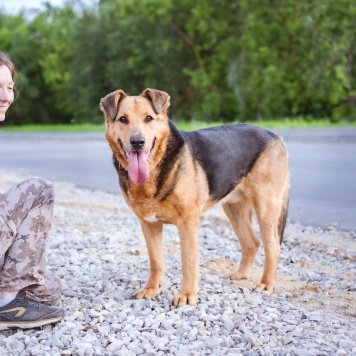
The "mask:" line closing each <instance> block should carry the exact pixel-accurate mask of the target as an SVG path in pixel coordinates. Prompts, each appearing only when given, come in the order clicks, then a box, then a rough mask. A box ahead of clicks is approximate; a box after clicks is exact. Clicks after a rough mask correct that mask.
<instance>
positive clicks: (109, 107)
mask: <svg viewBox="0 0 356 356" xmlns="http://www.w3.org/2000/svg"><path fill="white" fill-rule="evenodd" d="M126 97H127V94H126V93H125V92H124V91H123V90H121V89H120V90H116V91H114V92H113V93H110V94H108V95H107V96H106V97H105V98H102V99H101V100H100V109H101V111H102V112H103V113H104V114H106V115H108V116H109V117H110V119H111V120H114V119H115V117H116V115H117V112H118V111H119V103H120V101H121V100H122V99H124V98H126Z"/></svg>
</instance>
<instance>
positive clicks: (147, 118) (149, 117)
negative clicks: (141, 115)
mask: <svg viewBox="0 0 356 356" xmlns="http://www.w3.org/2000/svg"><path fill="white" fill-rule="evenodd" d="M152 120H153V117H152V116H146V118H145V122H150V121H152Z"/></svg>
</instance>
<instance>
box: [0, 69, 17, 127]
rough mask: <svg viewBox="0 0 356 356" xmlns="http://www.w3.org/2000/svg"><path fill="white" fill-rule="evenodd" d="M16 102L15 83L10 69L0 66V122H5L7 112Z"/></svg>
mask: <svg viewBox="0 0 356 356" xmlns="http://www.w3.org/2000/svg"><path fill="white" fill-rule="evenodd" d="M13 101H14V81H13V80H12V77H11V72H10V69H9V68H8V67H7V66H4V65H3V66H0V121H4V120H5V113H6V110H7V109H8V108H9V106H10V105H11V103H12V102H13Z"/></svg>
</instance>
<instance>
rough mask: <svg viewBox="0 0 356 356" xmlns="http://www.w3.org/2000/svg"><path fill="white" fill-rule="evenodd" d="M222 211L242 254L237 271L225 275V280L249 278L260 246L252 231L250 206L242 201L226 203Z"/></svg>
mask: <svg viewBox="0 0 356 356" xmlns="http://www.w3.org/2000/svg"><path fill="white" fill-rule="evenodd" d="M223 209H224V211H225V214H226V215H227V217H228V218H229V220H230V222H231V225H232V227H233V229H234V231H235V233H236V235H237V237H238V239H239V241H240V245H241V253H242V257H241V261H240V265H239V268H238V270H237V271H234V272H232V273H228V274H226V275H225V278H231V279H234V280H240V279H246V278H249V276H250V273H251V267H252V265H253V261H254V260H255V256H256V253H257V250H258V247H259V245H260V241H259V239H258V238H257V236H256V234H255V232H254V231H253V229H252V216H253V207H252V204H251V202H249V201H248V200H247V199H244V200H242V201H239V202H235V203H229V202H227V203H225V204H223Z"/></svg>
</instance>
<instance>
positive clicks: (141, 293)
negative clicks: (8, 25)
mask: <svg viewBox="0 0 356 356" xmlns="http://www.w3.org/2000/svg"><path fill="white" fill-rule="evenodd" d="M160 292H161V289H160V288H143V289H140V290H138V291H137V292H134V293H133V294H132V298H133V299H147V298H155V297H157V295H158V294H159V293H160Z"/></svg>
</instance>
